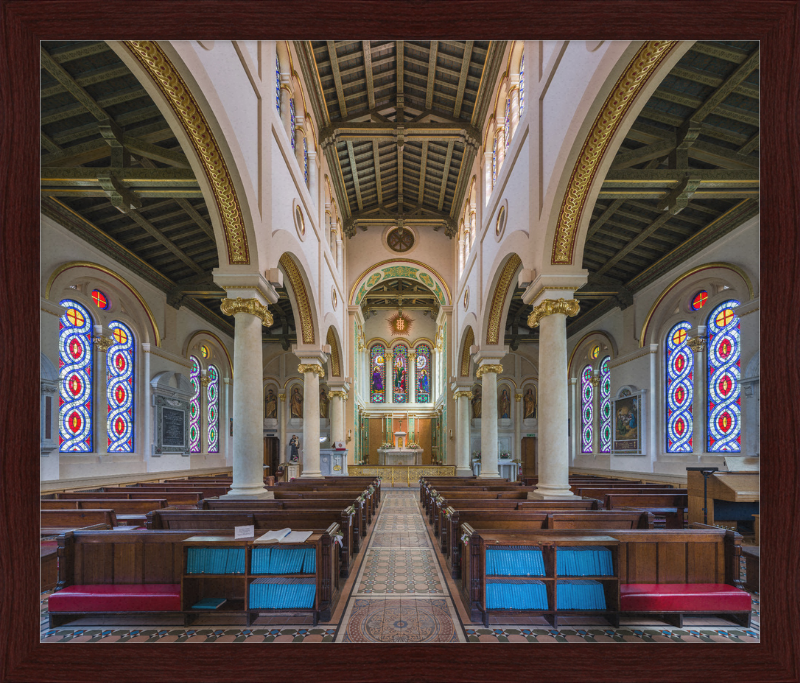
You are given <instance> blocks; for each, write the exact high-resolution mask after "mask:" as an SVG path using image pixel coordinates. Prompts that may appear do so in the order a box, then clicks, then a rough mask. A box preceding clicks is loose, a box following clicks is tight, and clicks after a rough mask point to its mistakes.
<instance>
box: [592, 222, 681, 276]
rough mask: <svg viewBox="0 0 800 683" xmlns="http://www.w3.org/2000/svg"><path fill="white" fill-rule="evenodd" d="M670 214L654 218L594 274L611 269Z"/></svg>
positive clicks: (601, 273)
mask: <svg viewBox="0 0 800 683" xmlns="http://www.w3.org/2000/svg"><path fill="white" fill-rule="evenodd" d="M670 218H672V215H671V214H669V213H665V214H662V215H661V216H659V217H658V218H656V219H655V220H654V221H653V222H652V223H650V225H648V226H647V227H646V228H645V229H644V230H642V231H641V232H640V233H639V234H638V235H637V236H636V237H634V238H633V239H632V240H631V241H630V242H628V243H627V244H626V245H625V246H624V247H623V248H622V249H620V250H619V251H618V252H617V253H616V254H614V255H613V256H612V257H611V258H609V259H608V260H607V261H606V262H605V264H604V265H603V266H602V267H601V268H599V269H598V270H597V271H596V272H595V274H596V275H603V274H604V273H607V272H608V271H609V270H611V269H612V268H613V267H614V265H615V264H616V263H617V262H619V261H620V260H622V259H623V258H625V257H626V256H627V255H628V254H630V253H631V252H632V251H633V250H634V249H636V247H638V246H639V245H640V244H641V243H642V242H644V241H645V240H646V239H647V238H648V237H650V235H652V234H653V233H654V232H655V231H656V230H658V229H659V228H660V227H661V226H662V225H663V224H664V223H666V222H667V221H668V220H669V219H670Z"/></svg>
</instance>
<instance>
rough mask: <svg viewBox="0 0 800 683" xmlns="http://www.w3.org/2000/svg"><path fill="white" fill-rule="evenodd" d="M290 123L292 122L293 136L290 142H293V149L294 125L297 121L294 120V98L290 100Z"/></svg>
mask: <svg viewBox="0 0 800 683" xmlns="http://www.w3.org/2000/svg"><path fill="white" fill-rule="evenodd" d="M289 124H290V130H291V133H292V134H291V135H290V136H289V137H290V138H291V139H290V140H289V142H291V143H292V150H294V126H295V122H294V99H291V100H289Z"/></svg>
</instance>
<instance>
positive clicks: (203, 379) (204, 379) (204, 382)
mask: <svg viewBox="0 0 800 683" xmlns="http://www.w3.org/2000/svg"><path fill="white" fill-rule="evenodd" d="M210 381H211V380H210V379H209V378H208V377H201V378H200V386H201V387H207V386H208V384H209V382H210Z"/></svg>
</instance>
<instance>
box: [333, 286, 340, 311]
mask: <svg viewBox="0 0 800 683" xmlns="http://www.w3.org/2000/svg"><path fill="white" fill-rule="evenodd" d="M331 302H332V303H333V310H334V311H335V310H336V305H337V304H338V303H339V295H338V294H337V293H336V287H331Z"/></svg>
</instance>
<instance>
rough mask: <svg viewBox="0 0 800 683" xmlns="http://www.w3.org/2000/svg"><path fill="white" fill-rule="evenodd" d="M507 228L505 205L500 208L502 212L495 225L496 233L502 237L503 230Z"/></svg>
mask: <svg viewBox="0 0 800 683" xmlns="http://www.w3.org/2000/svg"><path fill="white" fill-rule="evenodd" d="M505 229H506V207H505V206H503V207H501V208H500V214H499V215H498V216H497V222H496V223H495V225H494V234H495V235H497V236H498V237H500V235H502V234H503V230H505Z"/></svg>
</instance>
